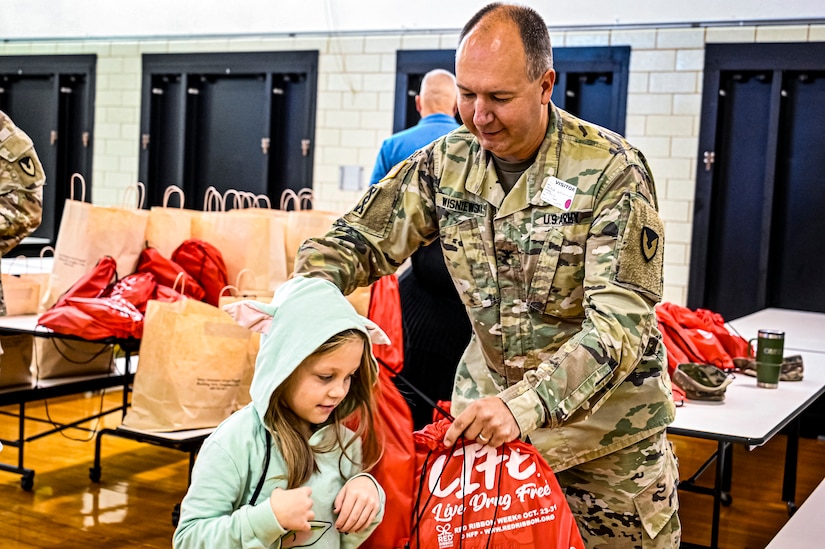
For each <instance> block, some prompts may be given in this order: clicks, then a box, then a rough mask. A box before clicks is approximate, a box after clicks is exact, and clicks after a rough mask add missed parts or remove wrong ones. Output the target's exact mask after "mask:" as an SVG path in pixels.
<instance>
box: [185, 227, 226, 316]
mask: <svg viewBox="0 0 825 549" xmlns="http://www.w3.org/2000/svg"><path fill="white" fill-rule="evenodd" d="M172 261H174V262H175V263H177V264H178V265H180V266H181V267H183V269H184V270H185V271H186V272H187V273H189V274H190V275H191V276H192V278H194V279H195V280H197V281H198V284H200V286H201V288H203V291H204V297H203V299H202V301H205V302H207V303H209V304H210V305H214V306H215V307H217V306H218V302H219V300H220V295H221V290H223V289H224V288H225V287H227V286H228V285H229V282H228V281H227V275H226V264H225V263H224V262H223V255H221V252H220V250H218V249H217V248H216V247H215V246H213V245H212V244H210V243H209V242H205V241H203V240H199V239H197V238H190V239H189V240H184V241H183V242H181V244H180V246H178V247H177V249H175V251H174V252H172ZM187 295H188V294H187Z"/></svg>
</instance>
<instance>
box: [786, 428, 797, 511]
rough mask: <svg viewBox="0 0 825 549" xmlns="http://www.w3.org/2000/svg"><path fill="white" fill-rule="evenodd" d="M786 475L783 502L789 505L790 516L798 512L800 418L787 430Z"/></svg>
mask: <svg viewBox="0 0 825 549" xmlns="http://www.w3.org/2000/svg"><path fill="white" fill-rule="evenodd" d="M786 433H787V437H788V439H787V444H786V446H785V473H784V475H783V477H782V501H784V502H785V503H786V504H787V505H788V514H789V515H792V514H794V513H795V512H796V501H795V500H796V466H797V460H798V457H799V418H796V419H794V420H793V421H792V422H791V423H790V424H788V427H787V429H786Z"/></svg>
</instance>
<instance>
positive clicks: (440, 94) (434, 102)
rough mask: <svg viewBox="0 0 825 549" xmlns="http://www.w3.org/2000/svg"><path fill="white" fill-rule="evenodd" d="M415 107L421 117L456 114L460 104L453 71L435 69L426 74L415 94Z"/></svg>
mask: <svg viewBox="0 0 825 549" xmlns="http://www.w3.org/2000/svg"><path fill="white" fill-rule="evenodd" d="M415 108H416V110H417V111H418V112H419V114H421V118H424V117H427V116H430V115H431V114H437V113H441V114H447V115H449V116H455V113H456V112H457V109H458V106H457V105H456V87H455V76H454V75H453V73H451V72H450V71H446V70H444V69H434V70H431V71H430V72H428V73H427V74H425V75H424V78H423V79H422V80H421V89H420V90H419V92H418V95H416V96H415Z"/></svg>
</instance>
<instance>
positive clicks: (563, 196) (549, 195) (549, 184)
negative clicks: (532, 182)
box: [541, 176, 576, 211]
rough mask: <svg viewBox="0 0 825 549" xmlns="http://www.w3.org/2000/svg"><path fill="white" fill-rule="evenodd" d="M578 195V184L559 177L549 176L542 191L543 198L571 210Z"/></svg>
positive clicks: (563, 208)
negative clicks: (574, 198) (572, 183)
mask: <svg viewBox="0 0 825 549" xmlns="http://www.w3.org/2000/svg"><path fill="white" fill-rule="evenodd" d="M574 196H576V186H575V185H571V184H570V183H566V182H564V181H562V180H561V179H559V178H557V177H552V176H551V177H548V178H547V181H546V182H545V183H544V189H542V191H541V199H542V200H544V201H545V202H548V203H550V204H552V205H553V206H555V207H557V208H561V209H562V210H564V211H569V210H570V206H572V205H573V197H574Z"/></svg>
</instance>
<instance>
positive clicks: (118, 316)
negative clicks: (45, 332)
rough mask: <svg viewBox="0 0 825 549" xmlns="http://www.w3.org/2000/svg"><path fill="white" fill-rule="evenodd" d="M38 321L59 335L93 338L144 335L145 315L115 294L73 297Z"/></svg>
mask: <svg viewBox="0 0 825 549" xmlns="http://www.w3.org/2000/svg"><path fill="white" fill-rule="evenodd" d="M37 322H38V324H40V325H41V326H45V327H47V328H50V329H51V330H54V331H55V332H57V333H58V334H67V335H77V334H83V338H84V339H89V340H92V341H94V340H103V339H109V338H111V337H115V338H118V339H128V338H135V339H140V338H141V337H142V336H143V315H142V314H140V312H139V311H138V310H137V309H136V308H135V306H134V305H132V304H131V303H129V302H128V301H123V300H121V299H115V298H111V297H70V298H68V299H67V300H66V302H65V303H64V304H63V305H62V306H60V307H56V308H51V309H49V310H48V311H46V312H45V313H43V314H42V315H40V317H39V318H38V319H37Z"/></svg>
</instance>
